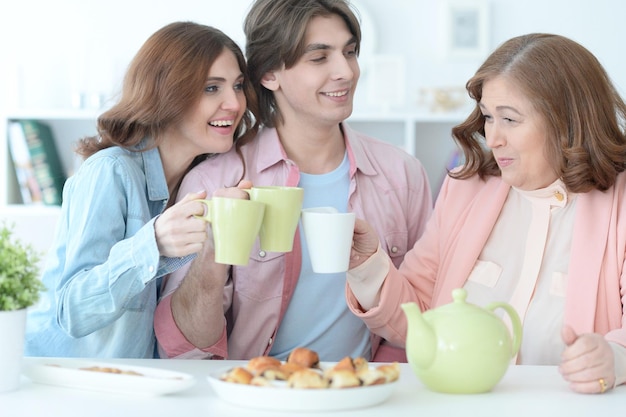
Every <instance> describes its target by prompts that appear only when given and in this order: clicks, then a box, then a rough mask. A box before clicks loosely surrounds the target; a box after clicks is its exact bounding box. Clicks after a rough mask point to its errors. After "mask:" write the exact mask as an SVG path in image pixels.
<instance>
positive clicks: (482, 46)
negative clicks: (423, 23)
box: [441, 0, 489, 59]
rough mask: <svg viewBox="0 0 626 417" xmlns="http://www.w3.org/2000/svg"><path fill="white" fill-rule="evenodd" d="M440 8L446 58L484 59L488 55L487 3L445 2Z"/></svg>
mask: <svg viewBox="0 0 626 417" xmlns="http://www.w3.org/2000/svg"><path fill="white" fill-rule="evenodd" d="M442 4H443V10H442V20H443V21H442V25H441V26H442V28H443V29H444V34H443V37H442V38H443V39H444V43H445V45H444V51H445V54H446V57H447V58H472V59H482V58H484V57H485V56H486V55H487V53H488V52H489V3H488V1H487V0H447V1H445V2H443V3H442Z"/></svg>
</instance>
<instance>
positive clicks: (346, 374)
mask: <svg viewBox="0 0 626 417" xmlns="http://www.w3.org/2000/svg"><path fill="white" fill-rule="evenodd" d="M325 377H326V378H327V379H328V387H329V388H352V387H358V386H360V385H361V380H360V379H359V377H358V376H357V374H356V372H354V371H353V370H349V369H339V370H334V371H330V372H328V373H326V375H325Z"/></svg>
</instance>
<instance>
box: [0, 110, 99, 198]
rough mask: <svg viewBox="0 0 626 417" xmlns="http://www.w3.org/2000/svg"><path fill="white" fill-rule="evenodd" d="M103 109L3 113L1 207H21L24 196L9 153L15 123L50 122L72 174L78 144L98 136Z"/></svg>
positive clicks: (65, 165) (0, 126) (0, 127)
mask: <svg viewBox="0 0 626 417" xmlns="http://www.w3.org/2000/svg"><path fill="white" fill-rule="evenodd" d="M99 114H100V110H45V109H42V110H11V111H7V112H4V113H0V164H1V165H0V166H1V167H2V168H1V169H0V185H1V188H0V206H5V205H12V204H20V202H21V197H20V195H19V189H18V186H17V180H16V178H15V172H14V170H13V163H12V161H11V155H10V153H9V146H8V137H7V128H8V124H9V122H10V121H12V120H20V119H35V120H40V121H42V122H45V123H47V124H48V125H49V126H50V127H51V129H52V132H53V133H54V137H55V140H56V141H57V147H58V150H59V156H60V158H61V162H62V164H63V168H64V169H65V172H66V173H67V174H68V175H71V174H72V173H73V172H74V170H75V168H76V167H77V159H76V157H75V153H74V144H75V142H76V141H77V140H78V139H80V138H81V137H84V136H87V135H94V134H95V133H96V119H97V117H98V115H99Z"/></svg>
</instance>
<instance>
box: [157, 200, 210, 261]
mask: <svg viewBox="0 0 626 417" xmlns="http://www.w3.org/2000/svg"><path fill="white" fill-rule="evenodd" d="M205 197H206V191H201V192H198V193H190V194H187V195H186V196H185V198H183V199H182V200H181V201H179V202H178V203H176V204H174V205H173V206H172V207H170V208H168V209H167V210H165V211H164V212H163V213H161V215H160V216H159V217H158V218H157V219H156V221H155V222H154V234H155V236H156V243H157V247H158V248H159V253H160V254H161V256H167V257H180V256H187V255H190V254H192V253H197V252H199V251H200V250H201V249H202V245H203V244H204V242H205V241H206V239H207V224H206V221H204V220H202V219H200V218H197V217H195V216H196V215H202V214H204V211H205V205H204V204H203V203H201V202H199V201H196V200H199V199H203V198H205Z"/></svg>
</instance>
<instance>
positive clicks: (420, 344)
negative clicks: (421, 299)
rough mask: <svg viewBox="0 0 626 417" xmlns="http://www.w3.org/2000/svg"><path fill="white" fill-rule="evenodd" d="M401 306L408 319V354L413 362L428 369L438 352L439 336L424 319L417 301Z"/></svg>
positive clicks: (408, 357)
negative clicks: (437, 336)
mask: <svg viewBox="0 0 626 417" xmlns="http://www.w3.org/2000/svg"><path fill="white" fill-rule="evenodd" d="M400 307H401V308H402V310H403V311H404V314H405V316H406V320H407V330H406V354H407V359H408V360H409V362H411V364H412V365H413V366H415V367H417V368H420V369H427V368H428V367H430V365H431V364H432V363H433V361H434V360H435V356H436V354H437V338H436V335H435V332H434V330H433V328H432V327H431V325H430V324H428V322H427V321H426V320H425V319H424V316H423V315H422V312H421V311H420V308H419V306H418V305H417V304H416V303H404V304H401V305H400Z"/></svg>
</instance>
